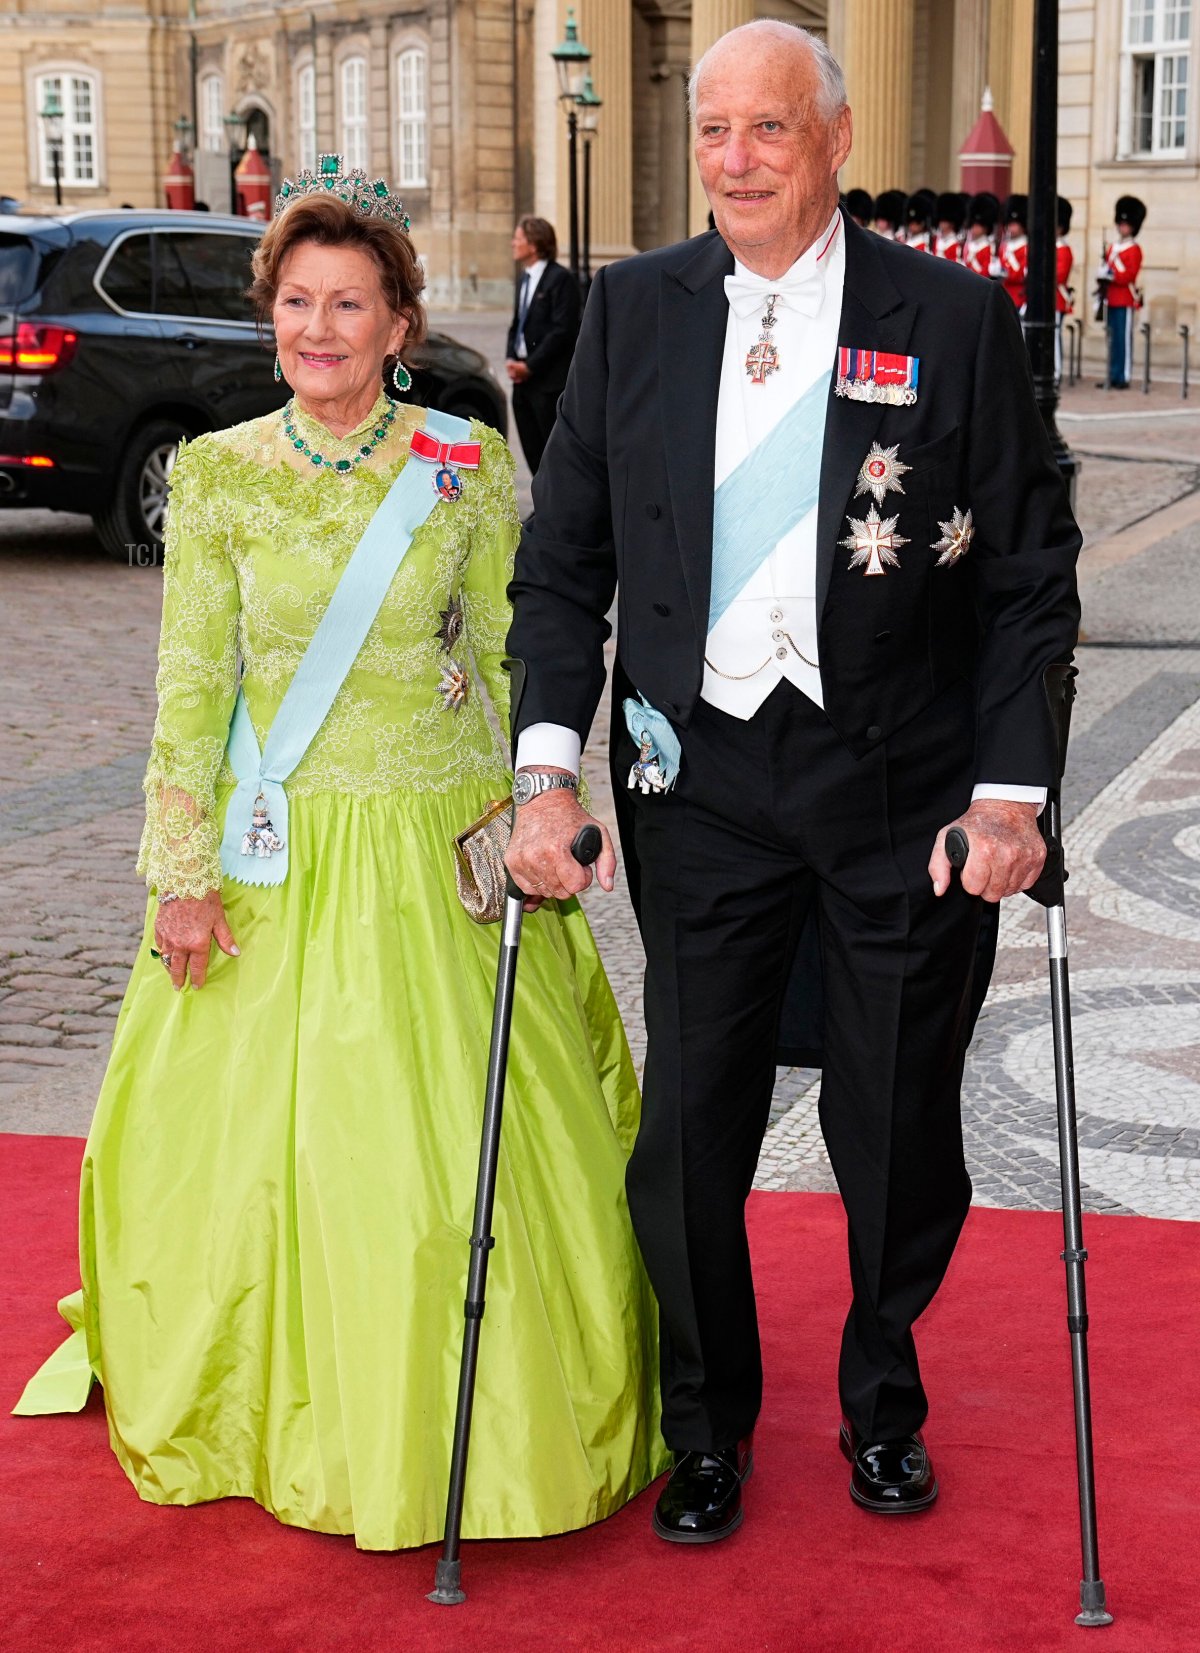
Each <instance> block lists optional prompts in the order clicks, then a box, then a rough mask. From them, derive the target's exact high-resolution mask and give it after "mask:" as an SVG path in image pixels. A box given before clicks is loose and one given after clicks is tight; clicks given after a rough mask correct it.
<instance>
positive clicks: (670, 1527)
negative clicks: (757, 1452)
mask: <svg viewBox="0 0 1200 1653" xmlns="http://www.w3.org/2000/svg"><path fill="white" fill-rule="evenodd" d="M753 1470H754V1437H753V1436H749V1437H747V1439H746V1440H744V1441H739V1442H738V1443H737V1445H736V1446H729V1447H716V1448H714V1449H713V1451H712V1452H681V1453H680V1454H679V1455H678V1457H677V1458H676V1460H675V1468H674V1469H673V1470H672V1471H671V1473H670V1475H669V1476H668V1477H667V1484H666V1486H665V1487H664V1488H663V1489H662V1491H661V1492H660V1493H659V1495H658V1503H657V1504H656V1505H655V1506H654V1519H653V1522H652V1523H651V1524H652V1526H653V1527H654V1530H655V1532H656V1533H657V1534H658V1536H659V1537H660V1538H665V1539H666V1540H667V1542H668V1543H669V1544H715V1543H716V1542H717V1540H718V1539H720V1538H728V1537H729V1535H730V1533H733V1532H736V1531H737V1530H738V1528H739V1527H740V1526H741V1524H742V1517H743V1515H744V1513H745V1511H744V1510H743V1509H742V1487H743V1485H744V1484H745V1482H747V1481H748V1480H749V1479H750V1476H751V1474H752V1472H753Z"/></svg>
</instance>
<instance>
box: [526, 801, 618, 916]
mask: <svg viewBox="0 0 1200 1653" xmlns="http://www.w3.org/2000/svg"><path fill="white" fill-rule="evenodd" d="M603 848H604V839H603V838H602V837H601V836H600V828H599V827H598V826H597V825H596V823H595V822H594V821H589V822H588V824H587V825H586V826H581V827H580V829H579V831H578V832H577V833H576V834H575V836H574V838H573V839H572V840H571V854H572V855H573V856H574V857H575V859H576V860H577V861H578V862H579V865H580V866H581V867H590V866H591V864H592V862H593V861H595V860H597V859H598V857H599V855H600V851H601V850H602V849H603ZM505 891H506V894H507V895H508V896H509V897H510V898H511V899H512V900H514V901H518V900H520V901H524V900H525V899H526V898H527V896H528V891H526V890H523V889H521V887H520V885H519V884H517V882H516V880H515V879H514V878H513V875H512V873H511V872H509V871H508V869H507V868H506V869H505Z"/></svg>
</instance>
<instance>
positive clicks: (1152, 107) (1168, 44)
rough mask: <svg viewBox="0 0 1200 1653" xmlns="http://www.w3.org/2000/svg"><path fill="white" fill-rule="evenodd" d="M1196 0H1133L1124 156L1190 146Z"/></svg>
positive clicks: (1124, 76) (1126, 56)
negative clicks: (1189, 120)
mask: <svg viewBox="0 0 1200 1653" xmlns="http://www.w3.org/2000/svg"><path fill="white" fill-rule="evenodd" d="M1191 35H1192V0H1128V3H1127V10H1126V18H1125V46H1124V51H1123V53H1122V63H1121V86H1122V97H1121V116H1122V119H1121V132H1120V141H1119V144H1118V149H1119V153H1120V154H1121V155H1122V156H1132V155H1182V154H1183V153H1184V152H1185V150H1186V148H1187V128H1188V82H1189V79H1190V68H1191V50H1190V47H1191Z"/></svg>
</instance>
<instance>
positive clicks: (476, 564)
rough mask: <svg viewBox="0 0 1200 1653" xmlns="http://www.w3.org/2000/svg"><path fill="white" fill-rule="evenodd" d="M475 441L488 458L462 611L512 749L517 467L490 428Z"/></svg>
mask: <svg viewBox="0 0 1200 1653" xmlns="http://www.w3.org/2000/svg"><path fill="white" fill-rule="evenodd" d="M471 435H472V437H475V438H477V439H478V440H479V441H480V443H481V445H482V448H483V453H482V455H481V463H480V467H479V482H480V486H479V488H478V489H477V490H476V493H475V500H476V508H475V513H474V517H473V520H472V524H471V545H470V554H469V558H468V561H467V566H466V569H465V571H464V574H463V583H462V593H463V610H464V617H465V619H466V631H467V637H468V639H469V641H470V644H471V648H472V650H473V652H474V655H475V664H476V667H477V668H478V671H479V675H480V677H481V678H482V679H483V686H484V688H485V689H486V690H487V694H488V698H489V700H490V701H491V703H492V706H493V707H494V709H495V712H496V716H497V718H498V719H499V722H500V727H501V731H502V733H503V736H504V740H505V742H506V743H507V741H508V738H509V677H508V673H507V672H506V671H504V670H503V668H502V667H501V664H500V662H501V661H502V660H503V659H504V656H505V652H506V651H505V646H504V640H505V638H506V636H507V635H508V627H509V622H510V620H511V617H512V615H511V609H510V607H509V601H508V582H509V580H511V579H512V571H513V557H514V555H515V553H516V548H517V539H518V537H519V535H520V530H521V525H520V521H519V520H518V517H517V491H516V483H515V480H514V473H515V466H514V464H513V456H512V454H511V453H510V452H509V451H508V447H507V446H506V444H505V442H504V439H503V438H502V437H501V436H500V434H499V433H498V432H497V431H494V430H492V429H491V427H490V426H488V425H481V424H474V425H473V427H472V430H471Z"/></svg>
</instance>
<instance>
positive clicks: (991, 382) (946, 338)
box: [509, 219, 1079, 1448]
mask: <svg viewBox="0 0 1200 1653" xmlns="http://www.w3.org/2000/svg"><path fill="white" fill-rule="evenodd" d="M843 222H844V228H845V234H846V267H845V288H844V297H843V303H842V313H841V325H840V329H839V342H840V343H841V344H842V345H846V346H850V347H856V348H861V349H868V350H879V351H885V352H891V353H895V354H900V355H908V356H915V357H917V358H919V361H920V369H919V382H918V394H917V400H916V403H915V405H913V406H909V407H905V406H899V407H897V406H890V405H879V404H873V403H863V402H858V401H854V400H850V399H847V398H843V397H838V396H836V395H835V394H834V390H833V385H832V384H831V390H830V397H829V404H828V413H827V419H826V427H825V437H824V447H823V451H822V458H821V486H820V495H819V500H818V507H817V533H816V557H817V568H816V582H817V613H818V616H819V620H818V640H819V652H820V668H821V681H822V689H823V696H824V711H823V713H822V712H821V711H820V709H818V708H816V707H815V706H814V705H813V704H812V703H811V702H809V701H807V700H806V699H805V698H804V697H803V696H802V695H800V694H799V693H798V692H797V691H795V690H794V689H793V688H792V687H791V685H790V684H787V683H781V684H780V685H779V686H778V687H777V688H776V689H775V690H774V691H773V693H772V694H771V695H770V696H769V697H768V700H767V701H766V702H765V703H764V704H763V706H762V707H761V708H760V709H759V711H758V712H757V713H756V714H755V716H754V717H753V718H751V719H750V720H749V721H748V722H745V723H741V722H739V721H738V720H736V719H731V718H728V717H727V716H726V715H725V714H723V713H720V712H718V711H716V709H715V708H712V707H710V706H708V705H707V704H706V703H705V702H703V701H702V700H701V699H700V686H701V679H702V674H703V656H704V647H705V641H706V636H707V630H708V624H707V622H708V605H709V592H710V581H711V562H712V516H713V472H714V447H715V431H716V415H717V397H718V388H719V379H720V369H721V360H722V354H723V347H724V339H725V329H726V320H727V315H728V307H727V303H726V299H725V294H724V286H723V278H724V276H725V275H726V274H728V273H730V272H731V271H732V268H733V259H732V257H731V255H730V253H729V251H728V249H727V248H726V246H725V244H724V242H723V241H722V240H721V239H720V237H719V236H718V235H717V234H716V233H715V232H711V233H709V234H708V235H706V236H702V237H699V238H697V239H696V240H694V241H690V242H686V243H684V244H682V245H679V246H675V247H669V248H666V249H664V250H662V251H660V252H654V253H649V254H644V255H642V256H640V257H637V258H632V259H629V260H627V261H625V262H623V263H620V264H616V265H613V266H610V267H608V268H606V269H604V270H602V271H601V272H600V274H599V275H598V276H597V278H596V280H595V281H594V283H593V286H592V290H591V294H590V297H589V300H588V305H587V309H586V312H585V315H584V321H583V327H582V330H581V333H580V337H579V343H578V347H577V350H576V354H575V359H574V364H573V367H572V371H571V376H570V378H569V380H568V383H567V387H566V390H565V392H564V395H563V399H562V403H561V406H560V410H559V417H558V421H557V424H556V425H555V428H554V432H553V434H552V436H551V439H550V442H549V445H548V447H547V449H546V453H545V456H544V460H543V464H542V467H541V470H540V471H539V473H538V476H537V478H536V481H535V484H534V505H535V514H534V515H533V517H531V518H530V520H529V522H528V523H527V525H526V528H525V532H524V535H523V537H522V540H521V545H520V548H519V551H518V555H517V564H516V572H515V577H514V579H513V583H512V586H511V588H510V590H511V595H512V598H513V602H514V618H513V624H512V629H511V632H510V634H509V652H510V653H511V654H512V655H514V656H517V657H519V658H520V659H522V660H523V661H524V662H525V665H526V669H527V676H526V684H525V692H524V695H523V698H522V700H521V704H520V706H519V709H518V713H517V718H516V725H515V729H514V736H515V735H516V734H518V733H520V731H521V730H522V729H525V728H527V727H528V726H529V725H530V724H533V723H538V722H553V723H560V724H567V725H570V726H571V727H573V728H574V729H575V730H576V731H577V732H578V733H579V735H580V737H581V739H582V738H585V737H586V734H587V731H588V729H589V727H590V724H591V721H592V717H593V714H594V712H595V709H596V705H597V702H598V700H599V696H600V693H601V690H602V688H603V684H604V660H603V652H602V650H603V644H604V641H605V639H606V638H607V636H608V634H609V630H610V627H609V624H608V621H607V620H606V618H605V617H606V615H607V614H608V612H609V610H610V607H611V604H612V599H613V595H614V591H615V592H616V596H617V671H616V673H615V683H614V692H615V695H616V704H615V705H614V709H613V725H614V732H613V752H614V783H615V790H616V794H617V798H618V809H619V814H620V821H621V834H622V842H623V844H624V847H625V851H626V861H627V865H628V866H629V869H630V877H631V884H632V885H633V887H634V892H635V896H636V894H637V892H638V888H639V886H640V895H641V899H640V903H639V905H640V912H639V917H640V921H641V925H642V932H643V938H644V939H645V941H646V945H647V982H646V1013H647V1025H648V1031H649V1035H650V1043H649V1055H648V1060H647V1069H646V1081H645V1104H644V1114H643V1126H642V1133H641V1136H640V1137H639V1141H638V1146H637V1148H636V1149H635V1153H634V1156H633V1159H632V1161H631V1164H630V1174H629V1192H630V1205H631V1210H632V1211H633V1215H634V1220H635V1223H636V1224H637V1227H638V1234H639V1239H640V1240H641V1243H642V1247H643V1251H644V1252H645V1254H646V1258H647V1263H648V1266H649V1268H650V1272H651V1277H652V1279H653V1281H654V1284H655V1287H656V1290H657V1292H658V1295H659V1300H660V1305H661V1307H662V1312H663V1348H664V1361H663V1393H664V1431H665V1433H666V1435H667V1439H668V1441H669V1442H670V1443H671V1444H672V1445H673V1446H676V1447H678V1448H691V1447H701V1448H702V1447H706V1446H711V1445H719V1444H725V1443H727V1442H728V1441H729V1440H730V1439H731V1438H734V1437H735V1436H736V1435H739V1434H741V1433H744V1431H745V1429H746V1428H748V1427H750V1426H751V1425H752V1423H753V1419H754V1416H755V1415H756V1412H757V1407H758V1395H759V1393H760V1388H759V1385H760V1381H761V1373H760V1371H759V1368H758V1350H757V1332H756V1326H755V1321H754V1314H753V1294H752V1286H751V1283H750V1276H749V1263H748V1254H747V1252H746V1248H745V1240H744V1230H743V1228H742V1219H741V1202H742V1201H744V1198H745V1194H746V1192H747V1191H748V1189H749V1186H750V1180H751V1178H752V1176H753V1166H754V1160H755V1158H756V1156H757V1153H758V1148H759V1146H760V1143H761V1138H762V1131H763V1128H764V1127H765V1123H766V1109H767V1103H768V1102H769V1097H770V1088H771V1081H772V1079H773V1073H774V1068H773V1062H774V1052H775V1047H776V1044H777V1042H778V1040H779V1035H780V1022H781V1017H782V1015H783V997H784V994H783V989H784V983H785V981H786V978H787V974H788V971H789V969H790V967H791V964H792V962H793V960H794V959H795V957H796V951H797V946H798V945H799V943H800V937H801V936H802V935H803V934H804V933H806V931H807V933H808V934H809V935H810V936H812V935H813V934H815V931H814V925H815V926H817V927H818V928H819V933H820V947H821V953H822V956H823V967H824V974H825V1002H824V1009H823V1011H822V1021H823V1032H824V1035H825V1059H826V1060H825V1069H824V1080H823V1090H822V1104H821V1108H822V1123H823V1126H824V1128H825V1132H826V1140H827V1143H828V1145H829V1148H830V1154H831V1158H832V1160H833V1164H834V1169H835V1172H836V1173H837V1176H838V1181H839V1186H840V1188H841V1191H842V1195H843V1198H844V1200H845V1202H846V1206H847V1212H848V1216H849V1225H850V1240H851V1246H850V1255H851V1275H852V1279H853V1285H854V1307H853V1308H852V1310H851V1315H850V1318H849V1320H848V1322H847V1329H846V1334H845V1338H844V1341H843V1350H842V1361H841V1368H840V1384H841V1394H842V1403H843V1407H844V1409H845V1410H846V1411H847V1413H848V1414H849V1415H850V1416H851V1419H852V1421H853V1422H854V1423H855V1425H856V1427H857V1428H858V1429H859V1431H860V1433H862V1434H863V1435H864V1436H866V1437H867V1438H886V1435H887V1434H888V1433H892V1434H896V1435H903V1434H905V1433H907V1432H908V1431H909V1430H910V1429H913V1428H917V1427H919V1426H920V1423H921V1421H922V1420H923V1418H924V1415H925V1398H924V1392H923V1389H922V1388H921V1385H920V1379H919V1375H918V1372H917V1366H916V1356H915V1350H914V1347H913V1341H912V1335H911V1326H912V1322H913V1320H914V1319H915V1318H916V1316H917V1315H919V1314H920V1313H921V1312H922V1310H923V1308H924V1307H925V1306H926V1304H927V1303H928V1302H929V1300H930V1299H931V1298H932V1295H933V1293H934V1291H935V1290H936V1288H937V1284H938V1282H939V1281H940V1279H941V1277H942V1274H943V1272H944V1269H945V1267H946V1265H947V1263H948V1261H949V1257H950V1254H951V1251H952V1249H953V1245H954V1241H955V1238H956V1236H957V1233H958V1228H959V1226H960V1224H961V1221H962V1217H963V1215H964V1214H965V1210H966V1200H967V1198H968V1197H969V1184H968V1183H967V1180H966V1176H965V1171H964V1170H963V1167H962V1149H961V1130H960V1124H959V1118H958V1088H959V1084H960V1082H961V1071H962V1060H963V1055H964V1052H965V1045H966V1037H967V1030H968V1027H969V1015H970V998H971V975H972V969H973V959H974V954H975V946H976V937H977V933H978V929H979V911H978V909H979V904H978V903H976V902H973V901H972V900H971V899H970V898H968V897H966V896H965V895H964V894H963V892H962V891H961V889H959V888H957V886H956V887H955V888H954V889H952V890H951V891H950V892H949V893H948V894H947V896H945V897H943V898H942V900H941V901H940V902H938V901H936V900H935V899H934V898H933V896H932V893H931V891H930V887H929V881H928V878H927V876H926V874H925V871H924V865H925V862H926V861H927V859H928V855H929V852H930V850H931V849H932V844H933V838H934V835H935V834H936V831H937V829H938V827H939V826H941V825H943V824H945V823H946V822H947V821H949V820H951V819H953V818H954V816H955V815H957V814H958V813H960V812H961V811H962V810H964V809H965V808H966V807H967V805H968V803H969V802H970V797H971V790H972V786H973V784H974V783H975V782H977V781H985V782H993V783H1004V784H1008V785H1014V784H1020V785H1028V786H1052V785H1055V784H1056V783H1057V780H1058V774H1057V763H1056V755H1055V741H1054V734H1053V730H1052V728H1051V724H1050V719H1049V715H1048V711H1047V708H1046V704H1045V700H1044V696H1043V690H1042V672H1043V670H1044V669H1045V667H1046V666H1047V665H1049V664H1051V663H1052V662H1054V661H1058V660H1067V659H1069V658H1070V654H1071V650H1072V648H1073V645H1074V642H1075V637H1076V630H1077V625H1078V618H1079V609H1078V602H1077V598H1076V590H1075V578H1074V568H1075V560H1076V557H1077V554H1078V550H1079V534H1078V531H1077V529H1076V526H1075V523H1074V520H1073V518H1072V515H1071V512H1070V508H1069V506H1068V503H1067V500H1066V497H1065V493H1064V490H1063V486H1062V482H1061V479H1060V476H1059V472H1058V468H1057V465H1056V463H1055V461H1054V458H1053V456H1052V454H1051V451H1050V448H1049V444H1048V441H1047V438H1046V435H1045V432H1044V429H1043V426H1042V422H1041V419H1040V417H1039V415H1038V412H1037V410H1036V407H1035V405H1034V400H1033V394H1032V383H1031V379H1030V374H1029V368H1028V364H1027V359H1026V354H1025V349H1024V346H1023V343H1022V339H1021V335H1020V329H1019V325H1018V322H1017V318H1016V314H1015V312H1014V310H1013V307H1012V303H1011V301H1010V300H1009V298H1008V297H1007V295H1006V294H1005V293H1004V291H1003V290H1002V289H1001V288H1000V287H999V286H993V285H992V284H991V283H988V282H986V281H984V280H982V279H981V278H979V277H977V276H975V275H974V274H972V273H970V272H967V271H964V270H961V269H958V268H956V267H954V266H953V265H951V264H949V263H947V262H945V261H943V260H939V259H936V258H932V257H930V256H928V255H923V254H920V253H917V252H914V251H913V250H911V249H907V248H904V247H902V246H899V245H897V244H894V243H891V242H887V241H884V240H882V239H880V238H878V237H875V236H872V235H871V234H869V233H868V232H866V231H863V230H860V229H859V228H857V227H856V226H855V225H854V224H853V223H851V222H850V221H849V220H845V219H844V220H843ZM829 366H830V368H831V369H833V370H834V374H835V378H836V362H831V363H830V364H829ZM873 442H879V443H880V444H881V445H882V446H884V447H890V446H892V445H893V444H895V445H897V446H898V457H899V459H900V460H901V462H902V463H903V464H905V465H907V466H908V467H909V469H908V470H907V471H906V472H905V473H903V475H902V478H901V481H902V486H903V493H897V492H890V493H888V495H887V496H886V499H885V500H884V502H883V503H882V504H881V505H880V506H879V507H878V509H879V512H880V515H881V516H883V517H890V516H897V517H898V519H899V520H898V524H897V529H898V532H899V533H900V534H901V535H903V536H904V537H905V539H906V540H907V542H908V543H907V544H906V545H905V546H904V547H902V549H901V550H900V553H899V556H900V566H899V567H898V568H892V569H889V571H888V572H887V573H886V574H885V575H883V576H875V577H868V576H865V575H864V574H863V572H862V571H861V569H858V568H855V569H852V568H851V567H850V566H849V563H850V551H849V550H847V549H846V548H845V547H843V546H841V545H840V544H839V541H840V540H841V539H842V538H843V537H844V536H845V535H847V534H848V533H849V532H850V530H849V526H848V522H847V518H848V516H852V517H856V518H861V517H865V516H866V514H867V511H868V509H869V508H870V507H871V506H872V505H873V504H874V501H873V499H872V497H871V496H870V495H869V494H866V493H862V494H859V495H858V497H857V498H856V497H855V487H856V483H857V480H858V476H859V470H860V467H861V466H862V464H863V462H864V460H865V459H866V458H867V454H868V451H869V449H870V447H871V444H872V443H873ZM785 480H786V479H784V478H781V485H783V484H784V482H785ZM955 507H957V508H959V509H960V510H962V511H964V512H965V511H967V510H968V509H969V510H970V511H971V513H972V518H973V522H974V530H975V532H974V538H973V541H972V543H971V545H970V548H969V550H968V551H967V553H966V555H965V556H963V557H962V558H961V559H959V560H958V561H956V562H954V563H953V564H951V565H948V566H938V557H939V554H940V553H939V552H938V551H937V550H936V549H935V546H936V543H937V542H938V540H939V539H941V538H942V534H943V530H942V528H941V526H940V524H941V523H943V522H947V521H949V520H950V519H951V517H952V514H953V512H954V509H955ZM632 688H636V690H637V691H639V692H640V693H641V694H643V695H644V696H645V697H646V699H647V700H648V701H650V702H651V703H652V704H653V705H655V706H656V707H657V708H658V709H659V710H660V711H661V712H663V713H665V714H666V715H667V716H668V717H669V718H670V719H671V720H672V722H673V723H674V725H675V726H676V728H677V730H678V731H679V733H680V736H681V741H682V748H683V770H682V773H681V777H680V781H679V783H678V786H677V788H676V790H675V791H674V792H672V793H671V794H669V795H667V796H666V797H662V798H657V797H650V798H642V797H640V796H639V795H637V794H630V793H627V792H625V791H624V772H627V770H628V766H629V763H630V762H631V761H632V757H633V747H632V742H631V741H630V740H629V739H628V737H627V735H626V734H625V732H624V728H623V718H622V716H621V711H620V698H621V696H622V695H623V694H625V693H628V692H630V690H631V689H632ZM683 866H686V868H687V869H688V870H687V875H686V876H684V875H683V874H682V873H681V871H680V868H681V867H683ZM785 1038H786V1035H785ZM793 1042H794V1040H793Z"/></svg>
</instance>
